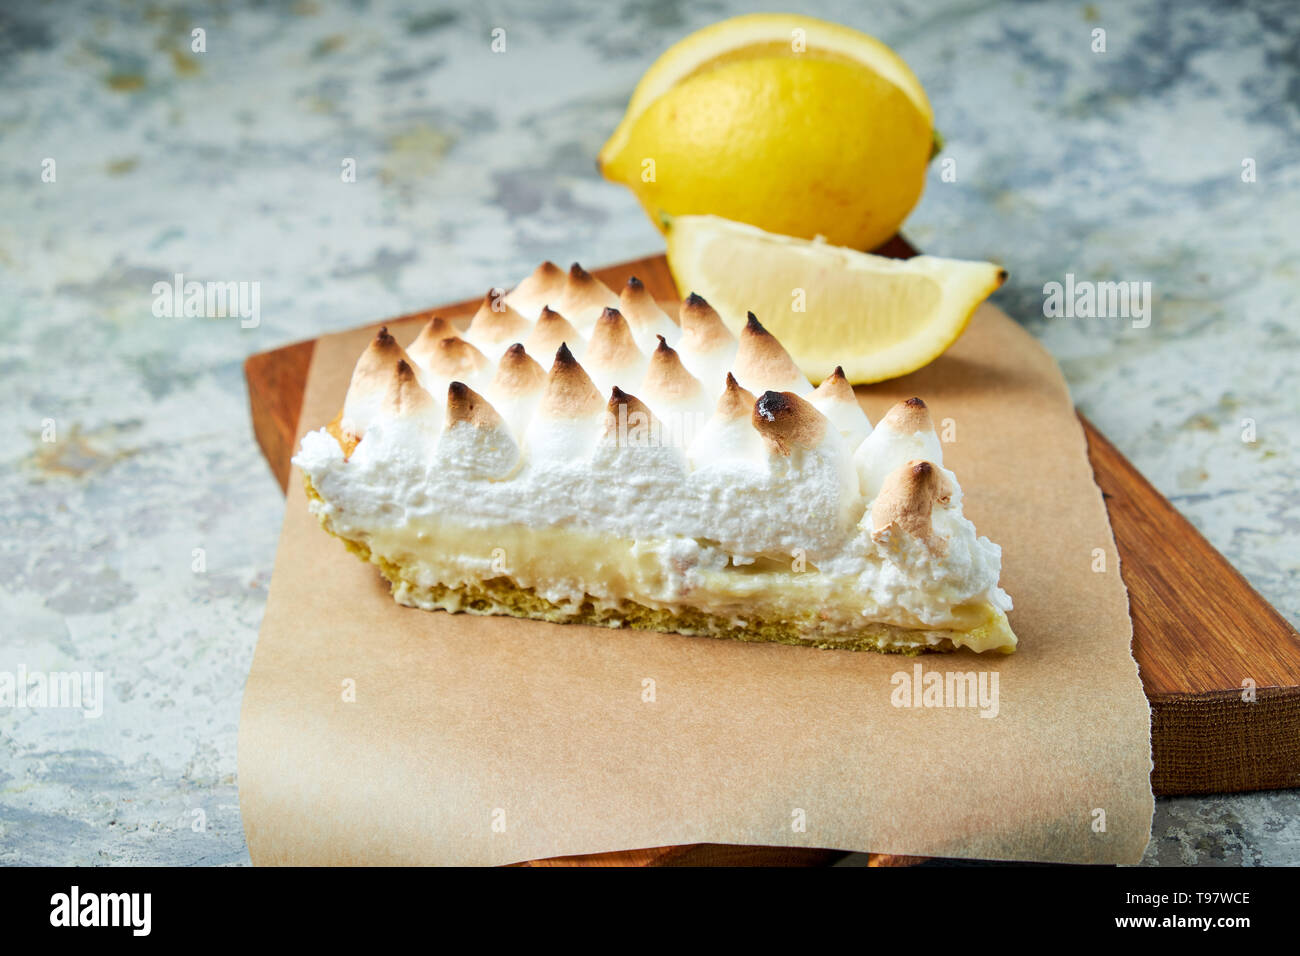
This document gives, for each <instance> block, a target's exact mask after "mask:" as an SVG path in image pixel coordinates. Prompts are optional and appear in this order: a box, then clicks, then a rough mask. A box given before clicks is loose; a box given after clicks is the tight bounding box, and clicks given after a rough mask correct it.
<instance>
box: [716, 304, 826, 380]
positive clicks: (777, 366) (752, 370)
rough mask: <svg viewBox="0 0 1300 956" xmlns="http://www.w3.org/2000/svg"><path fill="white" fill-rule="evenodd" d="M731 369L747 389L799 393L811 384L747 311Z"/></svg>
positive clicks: (769, 333)
mask: <svg viewBox="0 0 1300 956" xmlns="http://www.w3.org/2000/svg"><path fill="white" fill-rule="evenodd" d="M733 371H734V372H735V373H736V378H737V379H739V380H740V383H741V384H742V385H744V386H746V387H747V388H750V389H755V390H757V389H760V388H761V389H765V390H771V391H789V392H796V393H798V394H800V395H807V394H809V393H810V392H811V391H812V384H811V383H810V382H809V381H808V379H807V378H805V377H804V374H803V372H801V371H799V366H797V365H795V363H794V359H792V358H790V353H789V352H787V351H786V350H785V348H784V346H782V345H781V343H780V342H778V341H777V340H776V336H774V335H773V334H772V333H771V332H769V331H768V330H767V329H765V328H763V326H762V324H761V323H760V322H759V321H758V319H757V318H756V317H755V315H754V313H753V312H750V313H749V320H748V321H747V322H746V323H745V327H744V328H743V329H742V330H741V332H740V347H739V349H738V350H737V351H736V361H735V368H734V369H733Z"/></svg>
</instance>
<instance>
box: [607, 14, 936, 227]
mask: <svg viewBox="0 0 1300 956" xmlns="http://www.w3.org/2000/svg"><path fill="white" fill-rule="evenodd" d="M935 141H936V140H935V134H934V112H933V110H932V109H931V107H930V101H929V100H928V99H927V98H926V95H925V90H924V89H922V87H921V84H920V82H919V81H918V80H917V78H916V76H915V74H913V73H912V71H911V70H910V69H909V68H908V66H907V64H906V63H904V62H903V60H902V59H901V58H900V57H899V56H898V55H897V54H896V53H894V51H893V50H891V49H890V48H889V47H888V46H886V45H885V44H883V43H881V42H880V41H879V40H876V39H875V38H873V37H870V36H868V35H866V34H864V33H859V32H858V31H856V30H852V29H849V28H848V27H844V26H840V25H838V24H834V23H827V22H825V21H823V20H817V19H814V18H812V17H804V16H796V15H792V14H753V15H749V16H742V17H736V18H733V19H730V20H724V21H722V22H721V23H717V24H714V25H713V26H711V27H707V28H705V29H703V30H700V31H698V32H696V33H693V34H691V35H690V36H688V37H686V38H685V39H684V40H682V41H680V42H679V43H677V44H676V45H674V46H673V47H671V48H669V49H668V50H667V51H666V52H665V53H664V54H663V55H662V56H661V57H660V58H659V59H658V60H657V61H656V62H655V63H654V65H652V66H651V67H650V69H649V70H648V71H647V72H646V74H645V75H644V76H643V77H642V79H641V81H640V83H639V84H638V85H637V87H636V90H635V92H634V93H633V94H632V98H631V100H630V101H629V102H628V106H627V110H626V112H625V114H624V116H623V119H622V120H621V122H620V123H619V125H618V127H617V128H616V129H615V130H614V133H613V134H612V135H611V136H610V138H609V141H608V142H607V143H606V144H605V145H604V147H603V148H602V149H601V151H600V155H599V158H598V164H599V167H600V170H601V172H602V174H603V175H604V176H605V177H606V178H608V179H610V180H613V181H614V182H619V183H622V184H624V185H626V186H627V187H628V188H629V189H631V190H632V192H633V193H634V194H635V195H636V197H637V199H638V200H639V201H640V202H641V205H642V206H643V207H644V208H645V211H646V213H647V214H648V215H649V216H650V218H651V221H652V222H654V223H655V225H656V226H659V227H660V228H662V214H668V215H685V214H711V215H719V216H725V217H727V218H729V219H736V220H738V221H741V222H748V223H752V224H754V225H756V226H759V227H761V228H764V229H769V230H772V231H775V232H780V233H783V234H787V235H793V236H802V237H804V238H808V239H811V238H812V237H814V236H816V235H824V236H826V237H827V238H828V239H829V240H830V241H832V242H836V243H839V244H842V245H849V246H853V247H855V248H859V249H872V248H875V247H876V246H878V245H880V244H881V243H882V242H884V241H885V240H887V239H888V238H889V237H890V236H892V235H893V234H894V233H895V232H896V231H897V230H898V227H899V225H900V224H901V223H902V221H903V220H904V219H905V218H906V216H907V214H908V213H909V212H910V211H911V210H912V208H913V207H914V206H915V205H916V202H917V200H918V199H919V198H920V196H921V191H922V189H923V188H924V185H925V171H926V166H927V165H928V163H929V160H930V157H931V155H932V154H933V151H934V146H935Z"/></svg>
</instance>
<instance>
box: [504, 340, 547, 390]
mask: <svg viewBox="0 0 1300 956" xmlns="http://www.w3.org/2000/svg"><path fill="white" fill-rule="evenodd" d="M545 385H546V369H544V368H542V367H541V366H540V365H538V364H537V362H535V361H534V360H533V357H532V356H531V355H529V354H528V352H527V351H526V350H525V349H524V347H523V345H521V344H520V343H519V342H516V343H515V344H514V345H512V346H510V348H508V349H506V350H505V353H504V354H503V355H502V356H501V361H499V362H498V363H497V371H496V375H495V377H493V379H492V386H493V388H495V389H497V390H499V391H500V392H502V393H504V394H506V395H526V394H530V393H532V392H538V391H541V390H542V388H543V387H544V386H545Z"/></svg>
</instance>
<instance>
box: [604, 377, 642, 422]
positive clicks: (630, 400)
mask: <svg viewBox="0 0 1300 956" xmlns="http://www.w3.org/2000/svg"><path fill="white" fill-rule="evenodd" d="M620 406H622V407H626V409H627V411H626V412H625V413H624V414H626V415H627V416H628V417H629V418H630V417H631V416H632V415H633V414H637V413H639V414H642V415H644V416H645V419H644V421H646V422H651V421H653V420H654V413H653V412H651V411H650V406H648V405H647V404H646V403H645V402H643V401H641V399H639V398H637V397H636V396H635V395H632V394H630V393H628V392H625V391H623V390H622V389H621V388H619V387H618V386H617V385H615V386H614V387H613V388H611V389H610V390H609V401H608V402H606V403H605V409H606V411H608V412H610V413H611V414H613V415H618V414H620V412H619V408H620Z"/></svg>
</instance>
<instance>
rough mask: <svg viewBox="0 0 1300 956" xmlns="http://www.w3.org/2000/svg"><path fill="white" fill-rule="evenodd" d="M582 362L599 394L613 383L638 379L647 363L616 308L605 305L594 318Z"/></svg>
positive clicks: (618, 383)
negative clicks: (598, 316)
mask: <svg viewBox="0 0 1300 956" xmlns="http://www.w3.org/2000/svg"><path fill="white" fill-rule="evenodd" d="M582 362H583V365H584V367H585V368H586V369H587V372H588V374H590V375H591V377H592V380H593V381H594V382H595V383H596V387H597V388H598V389H600V391H601V393H602V394H603V393H605V392H608V391H609V390H610V388H611V387H613V386H615V385H627V384H629V383H632V382H639V381H640V380H641V376H642V375H644V374H645V367H646V358H645V356H644V355H642V354H641V350H640V349H639V348H637V346H636V340H635V339H634V338H633V337H632V329H631V328H630V327H629V326H628V323H627V320H626V319H625V318H623V315H622V313H620V312H619V311H618V309H606V310H605V311H604V312H603V313H601V316H600V318H599V319H597V320H596V325H595V327H594V328H592V330H591V340H590V341H589V342H588V343H587V351H586V352H584V353H583V355H582Z"/></svg>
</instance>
